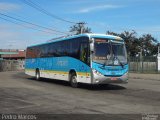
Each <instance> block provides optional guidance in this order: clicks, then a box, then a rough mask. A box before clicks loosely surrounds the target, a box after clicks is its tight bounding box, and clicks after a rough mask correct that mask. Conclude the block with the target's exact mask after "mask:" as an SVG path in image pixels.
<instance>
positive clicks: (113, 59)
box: [93, 39, 127, 65]
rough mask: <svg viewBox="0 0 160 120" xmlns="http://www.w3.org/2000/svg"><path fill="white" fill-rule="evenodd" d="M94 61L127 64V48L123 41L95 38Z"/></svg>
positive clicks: (107, 63)
mask: <svg viewBox="0 0 160 120" xmlns="http://www.w3.org/2000/svg"><path fill="white" fill-rule="evenodd" d="M94 46H95V51H94V56H93V61H94V62H97V63H100V64H105V65H125V64H127V54H126V48H125V45H124V44H123V43H117V42H111V41H110V40H106V39H95V45H94Z"/></svg>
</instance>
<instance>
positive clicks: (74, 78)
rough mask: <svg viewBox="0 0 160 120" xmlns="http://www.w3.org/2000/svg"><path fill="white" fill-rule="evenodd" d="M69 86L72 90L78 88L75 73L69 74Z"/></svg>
mask: <svg viewBox="0 0 160 120" xmlns="http://www.w3.org/2000/svg"><path fill="white" fill-rule="evenodd" d="M70 84H71V86H72V87H73V88H77V87H78V82H77V76H76V74H75V73H72V74H71V77H70Z"/></svg>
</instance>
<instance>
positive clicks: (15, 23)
mask: <svg viewBox="0 0 160 120" xmlns="http://www.w3.org/2000/svg"><path fill="white" fill-rule="evenodd" d="M0 19H3V20H5V21H7V22H10V23H13V24H16V25H19V26H22V27H25V28H30V29H33V30H37V31H41V32H45V33H49V34H55V33H52V32H47V31H43V30H39V29H36V28H33V27H30V26H25V25H23V24H20V23H17V22H14V21H11V20H8V19H6V18H3V17H0Z"/></svg>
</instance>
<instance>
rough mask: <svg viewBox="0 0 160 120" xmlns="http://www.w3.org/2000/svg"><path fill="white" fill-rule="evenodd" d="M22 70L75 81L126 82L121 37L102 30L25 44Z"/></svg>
mask: <svg viewBox="0 0 160 120" xmlns="http://www.w3.org/2000/svg"><path fill="white" fill-rule="evenodd" d="M25 73H26V74H28V75H31V76H35V78H36V79H37V80H39V79H40V77H43V78H51V79H57V80H64V81H69V82H70V83H71V86H72V87H77V86H78V83H87V84H108V83H127V82H128V63H127V53H126V48H125V43H124V40H123V39H122V38H120V37H117V36H112V35H103V34H80V35H75V36H70V37H67V38H60V39H56V40H53V41H50V42H48V43H44V44H39V45H34V46H30V47H28V48H27V53H26V62H25Z"/></svg>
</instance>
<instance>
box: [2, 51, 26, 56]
mask: <svg viewBox="0 0 160 120" xmlns="http://www.w3.org/2000/svg"><path fill="white" fill-rule="evenodd" d="M10 53H12V52H7V54H5V55H4V54H3V55H2V56H1V57H2V58H25V56H26V51H25V50H23V51H22V50H21V51H18V52H17V54H10Z"/></svg>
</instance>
